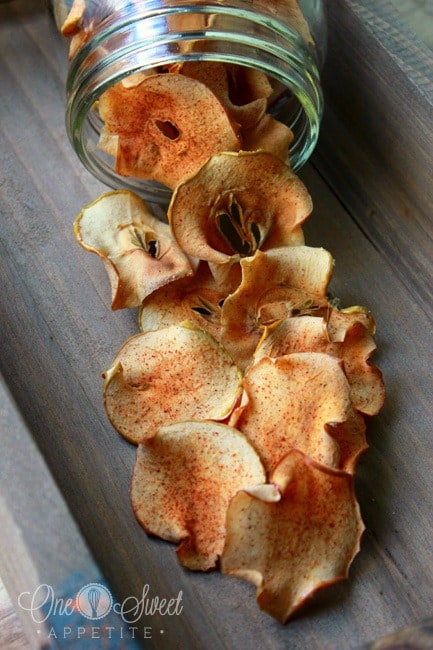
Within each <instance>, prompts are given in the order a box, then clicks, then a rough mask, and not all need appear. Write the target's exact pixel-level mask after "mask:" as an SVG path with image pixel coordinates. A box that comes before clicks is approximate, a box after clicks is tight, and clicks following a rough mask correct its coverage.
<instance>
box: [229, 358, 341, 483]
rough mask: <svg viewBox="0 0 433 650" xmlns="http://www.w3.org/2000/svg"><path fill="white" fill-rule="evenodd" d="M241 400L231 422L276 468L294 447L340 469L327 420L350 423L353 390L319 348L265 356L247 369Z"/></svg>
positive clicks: (338, 364) (268, 465) (335, 363)
mask: <svg viewBox="0 0 433 650" xmlns="http://www.w3.org/2000/svg"><path fill="white" fill-rule="evenodd" d="M243 385H244V395H243V399H242V405H241V406H239V407H238V408H237V409H235V411H234V413H233V414H232V416H231V419H230V424H231V425H233V426H236V428H237V429H239V430H240V431H242V433H244V434H245V435H246V436H247V438H248V439H249V440H250V441H251V443H252V444H253V445H254V447H255V448H256V449H257V451H258V452H259V454H260V457H261V459H262V461H263V464H264V466H265V468H266V469H267V470H268V471H272V470H273V469H274V468H275V467H276V465H277V464H278V463H279V462H280V461H281V459H282V458H283V457H284V456H285V455H286V454H287V453H288V452H289V451H290V450H291V449H293V448H295V449H299V450H300V451H302V452H303V453H304V454H306V455H308V456H310V457H311V458H313V459H314V460H316V461H317V462H320V463H322V464H323V465H327V466H329V467H333V468H335V469H338V468H339V466H340V449H339V446H338V443H337V442H336V441H335V440H334V439H333V438H332V437H331V436H330V435H329V433H328V431H327V427H326V425H328V424H332V423H335V424H338V423H342V422H346V420H348V418H349V416H350V413H351V405H350V389H349V384H348V381H347V379H346V377H345V375H344V372H343V369H342V366H341V362H340V361H339V360H338V359H335V358H334V357H331V356H330V355H328V354H323V353H320V352H299V353H293V354H288V355H287V356H284V357H280V358H278V359H270V358H267V357H264V358H263V359H261V361H259V362H258V363H257V364H256V365H254V366H252V367H251V368H250V369H249V370H248V372H247V373H246V375H245V377H244V380H243Z"/></svg>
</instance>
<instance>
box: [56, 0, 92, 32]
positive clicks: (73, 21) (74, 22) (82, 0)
mask: <svg viewBox="0 0 433 650" xmlns="http://www.w3.org/2000/svg"><path fill="white" fill-rule="evenodd" d="M85 12H86V0H73V3H72V5H71V8H70V10H69V13H68V15H67V16H66V19H65V21H64V22H63V24H62V26H61V28H60V33H61V34H62V36H74V34H76V33H77V32H78V31H79V29H80V25H81V22H82V20H83V16H84V14H85Z"/></svg>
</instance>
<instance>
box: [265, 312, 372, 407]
mask: <svg viewBox="0 0 433 650" xmlns="http://www.w3.org/2000/svg"><path fill="white" fill-rule="evenodd" d="M331 309H333V308H331ZM333 311H335V309H333ZM360 316H362V314H360ZM331 318H332V316H331ZM334 318H338V319H340V318H341V317H340V316H338V317H334ZM355 318H356V317H355V313H353V314H352V316H351V317H350V319H344V321H345V323H344V324H345V327H344V338H342V337H341V338H342V340H341V341H340V340H333V336H334V332H335V330H334V332H333V331H332V329H331V328H329V326H328V325H329V321H328V324H327V322H326V321H325V320H324V318H322V317H321V316H308V315H307V316H299V317H295V318H286V319H284V320H282V321H280V322H277V323H274V324H273V325H271V326H270V327H267V328H265V330H264V332H263V336H262V339H261V341H260V342H259V344H258V346H257V348H256V350H255V352H254V363H256V362H257V361H259V360H260V359H261V358H262V357H264V356H269V357H272V358H275V357H280V356H283V355H285V354H290V353H292V352H323V353H326V354H330V355H332V356H335V357H337V358H339V359H341V360H342V361H343V367H344V372H345V374H346V376H347V379H348V382H349V385H350V394H351V401H352V405H353V407H354V409H356V410H357V411H360V412H361V413H364V414H365V415H376V414H377V413H378V412H379V410H380V409H381V407H382V405H383V401H384V396H385V395H384V394H385V389H384V384H383V378H382V373H381V372H380V370H379V369H378V368H377V367H376V366H374V365H373V364H372V363H370V362H369V359H370V357H371V355H372V354H373V352H374V351H375V350H376V345H375V343H374V340H373V337H372V336H371V334H370V333H369V331H368V329H366V326H365V320H364V319H361V320H359V321H358V320H355ZM342 330H343V327H342V326H339V329H338V332H335V335H336V337H337V339H338V338H340V334H341V333H342Z"/></svg>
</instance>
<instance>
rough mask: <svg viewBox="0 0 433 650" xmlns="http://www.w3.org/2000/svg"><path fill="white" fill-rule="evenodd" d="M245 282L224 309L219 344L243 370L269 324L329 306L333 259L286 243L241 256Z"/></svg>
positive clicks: (224, 305) (309, 248)
mask: <svg viewBox="0 0 433 650" xmlns="http://www.w3.org/2000/svg"><path fill="white" fill-rule="evenodd" d="M240 265H241V268H242V281H241V283H240V285H239V287H238V288H237V289H236V291H234V292H233V293H232V294H231V295H229V296H228V297H227V298H226V300H225V301H224V304H223V306H222V310H221V326H222V330H221V342H222V344H223V345H224V347H225V348H226V349H227V350H228V351H229V353H230V354H231V355H232V357H233V359H234V360H235V361H236V363H237V364H238V366H239V367H240V368H241V369H242V370H245V369H246V368H247V366H248V365H249V364H250V363H251V361H252V357H253V354H254V351H255V349H256V347H257V345H258V343H259V341H260V339H261V338H262V335H263V332H264V329H265V327H266V326H269V325H271V324H272V323H273V322H276V321H280V320H282V319H283V318H286V317H287V316H288V315H290V314H291V313H292V312H293V310H296V311H297V312H301V313H303V312H305V313H309V312H311V311H314V310H315V309H316V308H318V307H323V306H325V305H326V304H327V303H328V301H327V299H326V291H327V287H328V284H329V282H330V279H331V275H332V271H333V266H334V260H333V258H332V255H331V254H330V253H329V252H328V251H326V250H325V249H323V248H312V247H309V246H301V245H299V246H285V247H281V248H275V249H272V250H268V251H264V252H263V251H260V250H259V251H256V253H255V254H254V256H253V257H249V258H244V259H242V260H241V263H240Z"/></svg>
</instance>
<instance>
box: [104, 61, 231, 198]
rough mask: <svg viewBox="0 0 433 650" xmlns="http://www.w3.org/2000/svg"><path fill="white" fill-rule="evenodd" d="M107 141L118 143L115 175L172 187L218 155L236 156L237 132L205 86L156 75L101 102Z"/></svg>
mask: <svg viewBox="0 0 433 650" xmlns="http://www.w3.org/2000/svg"><path fill="white" fill-rule="evenodd" d="M99 113H100V116H101V119H102V120H103V121H104V122H105V125H104V128H103V132H102V134H103V136H106V135H107V134H108V135H116V136H118V138H119V142H118V150H117V159H116V171H117V172H118V173H119V174H121V175H124V176H135V177H137V178H143V179H148V180H156V181H158V182H160V183H163V184H164V185H167V186H168V187H170V188H174V187H175V186H176V185H177V184H178V183H180V182H181V181H182V180H184V179H185V178H188V177H189V176H191V174H193V173H194V172H195V171H196V170H197V168H198V167H200V165H202V164H203V163H204V162H205V161H206V160H207V159H208V158H209V156H211V155H212V154H214V153H217V152H219V151H238V150H239V148H240V146H241V144H240V141H239V138H238V135H237V128H236V126H235V125H234V124H233V123H232V122H231V120H230V118H229V116H228V115H227V112H226V110H225V109H224V107H223V106H222V104H221V102H220V101H219V100H218V99H217V98H216V96H215V95H214V94H213V93H212V92H211V91H210V90H209V88H207V87H206V86H205V85H204V84H202V83H200V82H199V81H196V80H195V79H191V78H189V77H185V76H183V75H180V74H171V73H168V74H165V73H162V74H156V75H150V76H147V77H145V78H144V79H143V80H142V82H141V83H139V84H137V85H134V86H130V87H125V86H124V85H123V84H122V83H121V82H119V83H117V84H115V85H114V86H112V87H111V88H109V89H108V90H107V91H106V92H105V93H103V95H102V96H101V97H100V100H99Z"/></svg>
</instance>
